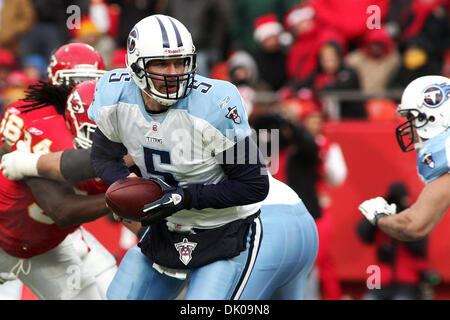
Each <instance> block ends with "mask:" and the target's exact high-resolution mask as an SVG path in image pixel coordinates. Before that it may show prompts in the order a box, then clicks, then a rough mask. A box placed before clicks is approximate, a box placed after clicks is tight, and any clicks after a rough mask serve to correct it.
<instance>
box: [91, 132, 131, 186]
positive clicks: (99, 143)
mask: <svg viewBox="0 0 450 320" xmlns="http://www.w3.org/2000/svg"><path fill="white" fill-rule="evenodd" d="M92 142H93V143H92V150H91V164H92V167H93V168H94V171H95V173H96V175H97V176H98V177H99V178H101V179H102V180H103V182H104V183H106V184H112V183H114V182H115V181H117V180H119V179H121V178H125V177H127V176H128V175H129V174H130V171H129V170H128V167H127V165H126V163H125V161H124V160H123V157H124V155H126V154H127V149H126V148H125V146H124V145H123V144H121V143H117V142H113V141H111V140H109V139H108V138H107V137H105V135H104V134H103V133H102V132H101V131H100V129H99V128H97V129H95V132H94V134H93V137H92Z"/></svg>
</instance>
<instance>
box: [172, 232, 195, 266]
mask: <svg viewBox="0 0 450 320" xmlns="http://www.w3.org/2000/svg"><path fill="white" fill-rule="evenodd" d="M174 246H175V249H177V251H178V253H179V254H180V256H179V258H180V260H181V262H183V263H184V265H185V266H187V265H188V263H189V261H191V260H192V251H194V249H195V247H196V246H197V243H196V242H189V241H188V239H187V238H184V239H183V242H178V243H175V244H174Z"/></svg>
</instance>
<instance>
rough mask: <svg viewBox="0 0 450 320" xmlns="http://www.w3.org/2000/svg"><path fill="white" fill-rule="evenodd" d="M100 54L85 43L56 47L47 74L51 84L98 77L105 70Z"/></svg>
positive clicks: (76, 81)
mask: <svg viewBox="0 0 450 320" xmlns="http://www.w3.org/2000/svg"><path fill="white" fill-rule="evenodd" d="M105 69H106V68H105V63H104V62H103V58H102V56H101V55H100V54H99V53H98V52H97V51H96V50H95V49H94V48H93V47H91V46H90V45H88V44H85V43H69V44H66V45H63V46H62V47H60V48H58V50H56V51H55V53H54V54H53V55H52V56H51V58H50V63H49V65H48V67H47V76H48V79H49V81H50V83H51V84H54V85H58V84H62V83H68V82H69V80H70V79H72V80H73V81H74V82H75V83H80V82H82V81H86V80H92V79H99V78H100V77H101V76H102V75H103V74H104V73H105V72H106V71H105Z"/></svg>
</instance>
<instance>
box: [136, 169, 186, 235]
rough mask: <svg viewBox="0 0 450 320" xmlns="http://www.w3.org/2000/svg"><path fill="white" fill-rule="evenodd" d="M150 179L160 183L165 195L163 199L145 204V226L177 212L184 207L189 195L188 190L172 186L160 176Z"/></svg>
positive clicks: (142, 220) (143, 222) (142, 221)
mask: <svg viewBox="0 0 450 320" xmlns="http://www.w3.org/2000/svg"><path fill="white" fill-rule="evenodd" d="M149 180H152V181H154V182H156V183H158V184H159V186H160V187H161V190H162V193H163V196H162V197H161V199H159V200H157V201H154V202H152V203H149V204H146V205H145V206H144V208H143V211H144V213H145V214H146V216H145V217H143V218H142V219H141V223H142V225H143V226H148V225H151V224H154V223H157V222H159V221H161V220H162V219H164V218H166V217H168V216H171V215H172V214H174V213H175V212H177V211H180V210H182V209H184V208H185V201H186V198H187V197H189V196H188V195H187V190H184V189H183V188H181V187H173V186H170V185H168V184H167V183H165V182H164V181H163V180H161V179H158V178H151V179H149Z"/></svg>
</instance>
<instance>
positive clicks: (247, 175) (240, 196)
mask: <svg viewBox="0 0 450 320" xmlns="http://www.w3.org/2000/svg"><path fill="white" fill-rule="evenodd" d="M218 157H219V158H220V159H221V163H222V164H221V165H222V168H223V170H224V172H225V174H226V176H227V178H226V179H225V180H223V181H221V182H219V183H217V184H210V185H202V184H192V185H189V186H188V188H187V189H188V191H189V193H190V196H191V203H190V207H191V208H195V209H204V208H215V209H221V208H227V207H233V206H241V205H247V204H252V203H256V202H260V201H263V200H264V199H265V198H266V196H267V194H268V192H269V178H268V176H267V169H266V165H265V164H264V159H263V157H262V155H261V153H260V152H259V150H258V147H257V146H256V144H255V143H254V142H253V140H252V139H251V138H250V137H247V138H245V139H244V140H243V141H241V142H239V143H237V144H236V145H235V146H234V147H233V148H230V149H229V150H226V151H224V152H223V153H221V154H220V155H218Z"/></svg>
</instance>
